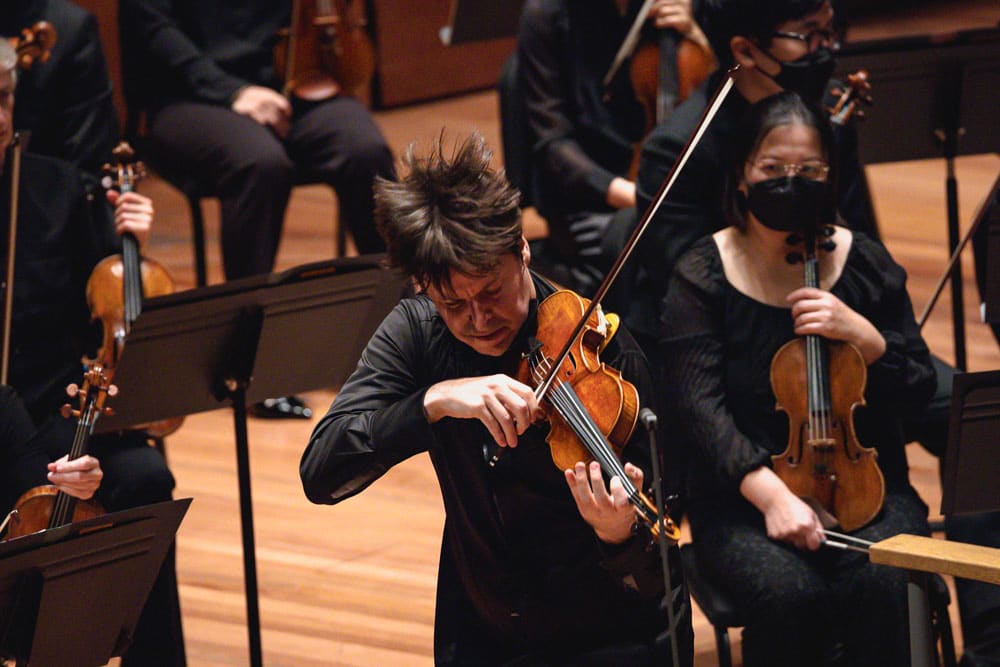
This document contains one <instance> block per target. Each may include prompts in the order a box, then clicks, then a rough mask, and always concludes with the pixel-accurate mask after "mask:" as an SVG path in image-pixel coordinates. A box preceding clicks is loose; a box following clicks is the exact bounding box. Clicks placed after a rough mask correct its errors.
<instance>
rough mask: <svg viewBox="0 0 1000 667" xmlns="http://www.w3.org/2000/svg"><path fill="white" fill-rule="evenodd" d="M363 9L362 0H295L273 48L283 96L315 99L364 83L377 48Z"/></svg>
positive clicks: (349, 89)
mask: <svg viewBox="0 0 1000 667" xmlns="http://www.w3.org/2000/svg"><path fill="white" fill-rule="evenodd" d="M363 11H364V8H363V6H362V2H361V1H360V0H293V3H292V21H291V25H290V26H289V27H288V28H287V29H283V30H279V31H278V43H277V45H276V46H275V48H274V69H275V71H276V72H278V74H279V76H281V77H282V80H283V81H284V88H283V91H282V92H283V93H284V94H285V95H286V96H290V95H294V96H295V97H298V98H300V99H303V100H309V101H319V100H325V99H329V98H331V97H334V96H336V95H338V94H339V93H341V92H345V93H347V94H349V95H350V94H354V93H355V92H356V91H357V90H358V89H360V88H361V87H363V86H366V85H368V83H369V82H370V81H371V78H372V74H373V73H374V71H375V53H374V50H373V49H372V44H371V40H369V38H368V34H367V32H366V26H367V21H366V20H365V18H364V15H363Z"/></svg>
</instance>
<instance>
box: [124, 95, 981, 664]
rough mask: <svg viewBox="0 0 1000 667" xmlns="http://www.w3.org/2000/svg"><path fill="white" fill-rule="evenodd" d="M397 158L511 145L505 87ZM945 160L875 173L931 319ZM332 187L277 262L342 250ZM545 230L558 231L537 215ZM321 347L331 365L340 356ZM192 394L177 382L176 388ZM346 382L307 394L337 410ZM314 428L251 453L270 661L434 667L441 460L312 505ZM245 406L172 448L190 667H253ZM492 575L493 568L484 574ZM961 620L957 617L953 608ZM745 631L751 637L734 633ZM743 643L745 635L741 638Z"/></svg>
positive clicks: (936, 499)
mask: <svg viewBox="0 0 1000 667" xmlns="http://www.w3.org/2000/svg"><path fill="white" fill-rule="evenodd" d="M378 121H379V123H380V124H381V126H382V128H383V130H384V132H385V134H386V136H387V139H388V140H389V143H390V144H391V146H392V147H393V149H394V150H395V151H397V153H398V152H399V151H401V150H403V149H404V148H405V146H406V145H407V144H408V143H409V142H411V141H413V140H418V141H422V142H429V141H430V140H432V139H433V138H434V137H436V136H437V135H438V133H439V132H440V131H441V128H442V127H444V128H447V130H448V132H449V133H452V134H454V135H462V134H464V133H466V132H468V131H470V130H472V129H478V130H479V131H481V132H482V133H483V134H484V135H485V136H486V138H487V140H488V141H489V142H490V143H491V144H492V145H494V146H496V147H497V148H498V150H497V153H498V159H499V130H498V121H497V100H496V97H495V95H494V94H492V93H489V92H487V93H480V94H475V95H471V96H466V97H461V98H456V99H451V100H445V101H440V102H436V103H432V104H428V105H423V106H419V107H413V108H406V109H400V110H395V111H389V112H382V113H379V114H378ZM957 170H958V178H959V183H960V192H959V194H960V200H961V209H960V210H961V218H962V225H963V229H964V228H966V227H967V226H968V224H969V221H970V219H971V217H972V214H973V213H974V211H975V209H976V208H977V206H978V205H979V202H980V201H981V199H982V197H983V196H984V194H985V192H986V189H987V188H988V187H989V186H990V185H991V184H992V182H993V179H994V178H995V177H996V174H997V172H998V170H1000V158H998V157H997V156H994V155H988V156H978V157H967V158H959V159H958V161H957ZM944 176H945V167H944V163H943V161H939V160H930V161H922V162H912V163H906V164H891V165H881V166H878V167H873V168H871V169H869V177H870V179H871V183H872V186H873V190H874V197H875V204H876V207H877V211H878V216H879V220H880V223H881V227H882V231H883V234H884V236H885V240H886V243H887V245H888V247H889V248H890V250H891V251H892V252H893V253H894V255H895V257H896V259H897V260H898V261H899V262H900V263H901V264H902V265H903V266H904V267H905V268H906V269H907V270H908V272H909V274H910V289H911V294H912V296H913V301H914V306H915V309H916V311H917V312H918V313H919V312H920V311H921V310H922V309H923V306H924V304H925V303H926V301H927V299H928V297H929V293H930V291H931V289H932V288H933V286H934V284H935V282H936V281H937V278H938V275H939V274H940V272H941V271H942V269H943V266H944V264H945V261H946V258H947V251H946V227H945V219H946V218H945V203H944V184H943V183H944ZM141 189H142V190H143V191H144V192H145V193H147V194H149V195H151V196H153V197H154V199H155V202H156V206H157V210H158V220H157V226H156V229H155V230H154V233H153V237H152V240H151V242H150V244H149V247H148V248H147V254H149V255H150V256H152V257H154V258H156V259H158V260H159V261H161V262H163V263H164V264H165V265H166V266H167V268H168V269H169V270H170V271H171V272H172V273H173V275H174V276H175V277H176V279H177V280H178V282H179V284H180V286H182V287H188V286H191V285H193V282H194V280H193V271H192V263H191V259H190V249H189V227H188V225H189V223H188V217H187V213H186V209H185V205H184V201H183V200H182V199H181V198H180V196H179V194H178V193H177V192H176V191H174V190H172V189H171V188H170V187H169V186H167V185H165V184H163V183H162V182H160V181H158V180H157V179H155V177H154V178H150V179H149V180H148V181H147V182H145V183H143V184H142V186H141ZM331 207H332V195H331V194H330V191H329V190H328V189H326V188H322V187H308V188H300V189H297V190H295V192H294V194H293V198H292V203H291V206H290V208H289V211H288V216H287V223H286V230H285V235H284V239H283V242H282V246H281V250H280V255H279V258H278V268H287V267H290V266H293V265H296V264H300V263H303V262H307V261H313V260H318V259H323V258H326V257H329V256H332V254H333V233H332V229H331V224H330V211H331ZM206 214H207V215H208V224H209V229H210V231H209V241H210V244H209V260H210V279H211V281H219V280H221V269H220V267H219V259H218V257H219V256H218V247H217V244H216V234H217V206H216V204H215V202H211V201H209V202H207V204H206ZM529 231H530V233H531V234H532V235H540V234H543V233H544V226H543V224H542V223H540V222H539V221H538V220H537V219H534V218H533V219H532V220H531V221H530V224H529ZM963 270H964V273H965V276H966V289H965V294H966V314H965V321H966V323H967V326H968V342H969V369H970V370H986V369H995V368H998V367H1000V353H998V347H997V343H996V342H995V341H994V340H993V338H992V337H991V335H990V333H989V331H988V330H987V328H986V327H985V326H984V325H982V324H981V323H979V318H978V314H977V304H978V302H979V300H978V295H977V294H976V293H975V290H974V288H973V284H972V279H971V276H972V266H971V259H968V258H967V259H966V260H965V261H964V263H963ZM949 312H950V304H949V301H948V297H947V295H945V296H944V297H942V299H941V302H940V303H939V305H938V306H937V308H936V310H935V311H934V313H933V314H932V316H931V317H930V320H929V321H928V323H927V326H926V327H925V336H926V338H927V341H928V344H929V345H930V347H931V348H932V350H933V351H934V352H936V353H937V354H938V355H940V356H941V357H943V358H944V359H946V360H947V359H951V358H952V354H953V352H952V344H951V327H950V316H949ZM289 352H290V353H300V352H304V353H306V354H315V355H316V360H317V363H322V358H323V356H324V355H326V354H329V353H330V351H327V350H315V351H310V350H306V351H300V350H290V351H289ZM161 390H163V391H175V390H176V391H179V390H182V389H177V388H161ZM333 395H334V394H333V391H321V392H313V393H311V394H308V395H306V398H307V400H308V401H309V403H310V404H311V405H312V406H313V408H314V409H315V410H316V412H317V413H318V414H321V413H322V412H324V411H325V410H326V408H327V406H328V405H329V403H330V401H331V400H332V397H333ZM310 430H311V423H310V422H301V421H300V422H295V421H280V422H271V421H264V420H251V423H250V457H251V469H252V484H253V494H254V512H255V521H256V529H257V558H258V570H259V585H260V605H261V621H262V626H263V650H264V662H265V664H267V665H269V666H272V665H273V666H287V667H292V666H295V667H309V666H317V667H318V666H320V665H323V666H329V665H356V666H362V665H400V666H405V665H429V664H432V652H431V639H432V623H433V614H434V589H435V577H436V565H437V557H438V549H439V542H440V532H441V526H442V522H443V509H442V505H441V500H440V495H439V492H438V490H437V485H436V482H435V479H434V475H433V471H432V469H431V466H430V463H429V460H428V459H427V457H426V456H419V457H416V458H414V459H412V460H409V461H407V462H405V463H404V464H402V465H400V466H398V467H396V468H395V469H393V470H392V471H390V472H389V473H388V474H387V475H386V476H385V477H384V478H383V479H381V480H379V481H378V482H377V483H375V484H374V485H373V486H372V487H371V488H370V489H369V490H367V491H366V492H365V493H364V494H362V495H361V496H360V497H357V498H354V499H352V500H349V501H347V502H345V503H342V504H341V505H339V506H337V507H318V506H314V505H311V504H309V503H308V502H307V501H306V499H305V497H304V496H303V494H302V491H301V487H300V484H299V481H298V461H299V457H300V455H301V452H302V449H303V447H304V446H305V443H306V441H307V439H308V437H309V433H310ZM233 441H234V438H233V425H232V416H231V413H230V412H229V411H227V410H225V409H220V410H217V411H214V412H208V413H203V414H199V415H194V416H191V417H189V418H188V419H187V421H186V422H185V424H184V426H183V427H182V428H181V430H180V431H179V432H178V433H176V434H175V435H173V436H171V437H170V438H169V440H168V442H167V453H168V458H169V463H170V466H171V468H172V470H173V472H174V474H175V476H176V478H177V490H176V497H192V498H194V502H193V503H192V505H191V509H190V511H189V513H188V515H187V517H186V519H185V520H184V523H183V524H182V526H181V529H180V532H179V534H178V551H177V553H178V572H179V578H180V586H181V590H180V593H181V602H182V607H183V617H184V629H185V634H186V638H187V652H188V658H189V664H190V665H192V667H216V666H219V667H222V666H228V665H243V664H247V661H248V652H247V637H246V626H245V611H244V597H243V579H242V559H241V547H240V544H241V543H240V533H239V508H238V495H237V481H236V461H235V452H234V444H233ZM910 456H911V465H912V468H913V478H914V480H915V484H916V485H917V486H918V488H919V490H920V492H921V494H922V495H923V496H924V498H925V500H926V501H927V502H928V504H929V505H930V507H931V511H932V515H936V514H937V513H938V512H937V509H938V507H939V503H940V490H939V487H938V483H937V463H936V460H935V459H933V458H931V457H930V456H929V455H927V454H926V453H925V452H923V450H921V449H920V448H919V447H917V446H911V449H910ZM483 576H490V573H489V572H483ZM952 613H953V616H955V617H956V618H957V611H955V610H953V612H952ZM695 632H696V640H697V649H696V650H697V657H696V665H699V666H701V665H712V664H715V654H714V644H713V639H712V634H711V629H710V627H709V626H708V624H707V622H706V621H705V620H704V617H702V616H701V615H700V613H699V614H698V615H697V617H696V620H695ZM732 635H733V639H734V640H738V632H734V633H732ZM736 643H737V644H738V641H736Z"/></svg>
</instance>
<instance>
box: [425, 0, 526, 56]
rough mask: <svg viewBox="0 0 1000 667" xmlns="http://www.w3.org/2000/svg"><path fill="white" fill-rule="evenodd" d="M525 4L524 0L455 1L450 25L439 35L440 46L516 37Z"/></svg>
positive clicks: (449, 19)
mask: <svg viewBox="0 0 1000 667" xmlns="http://www.w3.org/2000/svg"><path fill="white" fill-rule="evenodd" d="M523 5H524V0H500V1H499V2H498V1H497V0H452V2H451V12H450V13H449V14H448V16H449V18H448V25H446V26H443V27H442V28H441V30H440V31H439V32H438V35H439V37H440V38H441V43H442V44H444V45H445V46H456V45H458V44H465V43H467V42H484V41H487V40H490V39H501V38H503V37H514V36H515V35H517V22H518V20H519V19H520V17H521V7H522V6H523Z"/></svg>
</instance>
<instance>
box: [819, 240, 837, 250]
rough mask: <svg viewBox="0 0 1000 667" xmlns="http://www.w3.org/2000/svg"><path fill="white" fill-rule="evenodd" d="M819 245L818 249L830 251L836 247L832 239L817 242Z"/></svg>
mask: <svg viewBox="0 0 1000 667" xmlns="http://www.w3.org/2000/svg"><path fill="white" fill-rule="evenodd" d="M819 247H820V250H825V251H826V252H831V251H832V250H833V249H834V248H836V247H837V244H836V243H835V242H834V241H823V242H822V243H820V244H819Z"/></svg>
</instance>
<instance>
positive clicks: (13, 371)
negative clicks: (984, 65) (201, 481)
mask: <svg viewBox="0 0 1000 667" xmlns="http://www.w3.org/2000/svg"><path fill="white" fill-rule="evenodd" d="M15 66H16V54H15V52H14V50H13V49H12V48H11V47H10V45H9V44H8V43H7V42H6V40H0V168H2V171H3V173H4V182H5V183H8V182H9V178H10V171H11V170H12V160H10V158H9V157H8V148H9V147H10V145H11V141H12V138H13V127H14V126H13V113H14V89H15V84H16V80H17V72H16V70H15ZM19 171H20V178H19V181H20V182H19V188H18V193H19V197H18V200H19V210H18V217H17V221H16V224H17V246H16V253H15V258H14V285H13V298H14V301H13V318H12V344H11V356H10V375H9V383H10V385H11V386H12V387H13V388H14V389H15V390H16V391H17V392H18V393H19V394H20V396H21V397H22V398H23V399H24V404H25V407H26V408H27V411H28V414H29V415H30V416H31V419H32V421H33V423H34V426H35V428H36V429H37V431H38V434H37V437H38V438H39V441H40V442H44V443H46V447H47V450H48V451H47V455H48V457H49V460H56V459H59V458H60V457H62V456H63V455H65V454H66V453H67V452H68V451H69V449H70V446H71V444H72V442H73V437H74V434H75V429H76V424H75V422H74V420H69V419H64V418H63V417H62V416H61V415H60V414H59V408H60V407H61V406H62V405H63V404H64V403H66V402H67V397H66V394H65V388H66V386H67V385H68V384H70V383H77V384H79V383H80V382H81V380H82V378H83V366H82V364H81V358H82V357H83V356H84V355H88V356H93V354H94V352H95V350H96V348H97V346H98V345H99V343H100V327H96V328H95V327H94V326H93V325H92V324H91V322H90V312H89V309H88V306H87V300H86V294H85V287H86V282H87V278H88V277H89V275H90V272H91V270H92V269H93V267H94V265H95V264H97V262H98V261H100V260H101V259H103V258H104V257H105V256H107V255H109V254H113V253H115V252H118V251H119V249H120V244H119V240H118V236H119V235H120V234H122V233H125V232H131V233H132V234H134V235H135V236H136V237H137V238H138V239H139V240H140V242H141V241H142V240H144V239H145V238H146V237H147V236H148V234H149V229H150V225H151V223H152V220H153V206H152V202H151V201H150V200H149V198H148V197H145V196H143V195H140V194H138V193H135V192H129V193H126V194H123V195H119V194H118V193H114V192H109V193H108V194H107V197H106V200H105V199H104V198H100V199H98V198H95V197H94V196H93V195H92V194H90V193H92V192H94V187H93V185H94V184H89V185H88V183H87V182H88V179H89V178H90V177H89V175H88V174H87V173H86V172H84V171H82V170H80V169H78V168H76V167H74V166H72V165H71V164H69V163H66V162H63V161H61V160H57V159H55V158H49V157H42V156H38V155H32V154H30V153H25V154H24V155H22V156H21V162H20V169H19ZM7 195H8V193H5V195H4V200H5V201H4V203H3V204H2V206H0V222H2V223H3V228H4V229H6V228H7V226H8V225H9V224H11V221H10V220H9V217H10V215H9V213H10V211H9V207H8V205H7V202H6V200H7ZM4 238H5V239H6V238H7V235H6V233H5V234H4ZM88 451H89V453H90V454H91V455H92V456H93V458H95V459H97V460H99V461H100V467H101V469H102V471H103V479H102V480H101V485H100V488H99V489H97V493H96V498H97V500H98V501H99V502H100V503H101V504H102V505H103V507H104V508H105V509H107V510H108V511H116V510H122V509H127V508H130V507H137V506H140V505H147V504H151V503H156V502H160V501H164V500H169V499H170V497H171V492H172V490H173V487H174V478H173V475H172V474H171V473H170V470H169V469H168V468H167V465H166V462H165V461H164V459H163V457H162V456H161V455H160V453H159V452H157V451H156V450H155V449H153V448H152V447H150V446H149V445H148V444H147V437H146V434H145V433H142V432H138V431H136V432H125V433H118V434H105V435H99V436H94V437H92V438H91V440H90V442H89V446H88ZM123 664H124V665H142V666H144V667H145V666H149V665H164V666H168V665H169V666H174V665H183V664H185V659H184V645H183V638H182V635H181V627H180V608H179V605H178V602H177V587H176V578H175V575H174V563H173V553H172V551H171V554H170V555H169V556H168V558H167V560H166V561H165V562H164V565H163V567H162V569H161V571H160V574H159V576H158V577H157V580H156V582H155V584H154V587H153V591H152V592H151V594H150V597H149V600H148V601H147V604H146V607H145V608H144V610H143V613H142V616H141V618H140V620H139V624H138V626H137V628H136V634H135V636H134V637H133V640H132V644H131V646H130V648H129V649H128V651H127V653H126V655H125V656H123Z"/></svg>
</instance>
